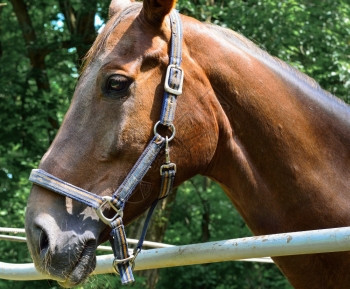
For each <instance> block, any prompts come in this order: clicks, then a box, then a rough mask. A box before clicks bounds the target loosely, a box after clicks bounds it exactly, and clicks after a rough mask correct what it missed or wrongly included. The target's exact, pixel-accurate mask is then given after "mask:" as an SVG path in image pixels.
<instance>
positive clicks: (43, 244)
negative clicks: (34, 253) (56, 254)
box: [39, 230, 49, 255]
mask: <svg viewBox="0 0 350 289" xmlns="http://www.w3.org/2000/svg"><path fill="white" fill-rule="evenodd" d="M39 249H40V255H41V254H45V253H46V252H47V250H48V249H49V238H48V236H47V234H46V232H45V231H44V230H41V232H40V238H39Z"/></svg>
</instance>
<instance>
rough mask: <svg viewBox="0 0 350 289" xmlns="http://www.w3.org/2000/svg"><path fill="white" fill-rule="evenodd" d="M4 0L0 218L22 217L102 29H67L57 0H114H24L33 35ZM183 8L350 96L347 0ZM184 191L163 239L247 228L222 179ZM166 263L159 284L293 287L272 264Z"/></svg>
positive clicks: (11, 249)
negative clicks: (33, 55) (33, 174)
mask: <svg viewBox="0 0 350 289" xmlns="http://www.w3.org/2000/svg"><path fill="white" fill-rule="evenodd" d="M1 2H5V3H7V6H1V7H0V124H1V129H0V194H1V199H0V226H3V227H23V224H24V211H25V206H26V199H27V197H28V194H29V190H30V184H29V182H28V180H27V177H28V175H29V172H30V170H31V169H32V168H34V167H36V166H37V165H38V162H39V160H40V158H41V156H42V155H43V154H44V152H45V151H46V149H47V148H48V146H49V145H50V142H51V141H52V139H53V137H54V135H55V134H56V132H57V128H58V124H59V123H60V122H61V121H62V119H63V116H64V114H65V112H66V110H67V107H68V104H69V100H70V99H71V97H72V95H73V91H74V85H75V82H76V79H77V76H78V73H79V61H80V60H81V56H82V54H83V52H84V51H86V48H87V47H88V46H89V45H91V41H92V40H91V38H93V37H94V36H95V31H92V33H90V34H91V35H90V36H89V37H87V36H86V35H85V36H84V35H83V34H81V33H80V34H79V33H78V30H75V31H73V30H70V29H69V25H68V23H67V20H66V19H65V17H64V11H63V10H62V8H61V7H60V4H59V3H60V2H61V3H62V2H66V3H70V4H71V5H72V7H73V8H74V11H77V13H78V12H81V13H84V12H86V13H88V12H89V11H95V12H96V14H97V15H98V16H99V17H100V18H101V19H102V20H105V19H107V13H108V5H109V2H110V1H109V0H106V1H82V0H74V1H73V0H72V1H69V0H67V1H58V0H31V1H24V2H25V3H26V4H27V6H28V9H27V11H28V14H29V16H30V17H31V21H32V24H33V29H34V31H35V32H36V41H35V42H26V41H25V40H24V37H23V32H22V31H21V26H20V25H19V22H18V19H17V18H16V15H15V13H14V10H13V7H12V5H11V1H9V0H3V1H1ZM178 8H179V9H180V11H181V12H182V13H184V14H188V15H191V16H194V17H195V18H197V19H199V20H202V21H211V22H212V23H215V24H218V25H221V26H225V27H229V28H232V29H234V30H236V31H239V32H241V33H242V34H243V35H245V36H247V37H248V38H249V39H251V40H253V41H254V42H255V43H258V44H259V45H260V46H261V47H262V48H264V49H266V50H267V51H268V52H269V53H271V54H272V55H275V56H277V57H279V58H281V59H282V60H285V61H286V62H288V63H290V64H292V65H293V66H296V67H297V68H299V69H301V70H302V71H304V72H306V73H307V74H309V75H310V76H312V77H314V78H315V79H316V80H317V81H318V82H319V83H320V84H321V85H322V86H323V87H324V88H325V89H327V90H329V91H331V92H333V93H335V94H336V95H337V96H338V97H340V98H342V99H344V100H345V101H347V102H348V103H350V97H349V93H348V91H349V88H350V64H349V63H350V61H349V56H350V19H349V15H350V4H349V2H348V1H345V0H323V1H316V0H312V1H310V0H302V1H296V0H284V1H277V0H264V1H261V0H245V1H243V0H237V1H232V0H221V1H215V0H195V1H188V0H179V3H178ZM77 15H78V14H77ZM77 19H78V18H77ZM26 27H27V26H26ZM27 28H28V27H27ZM98 28H99V27H95V30H97V29H98ZM90 32H91V31H90ZM84 37H85V38H84ZM29 51H40V52H41V53H38V56H41V57H42V58H43V59H42V63H43V64H44V65H45V67H44V69H38V67H34V66H33V65H32V64H31V61H30V60H29ZM44 55H45V56H44ZM38 83H39V84H40V85H39V84H38ZM43 84H46V86H43ZM178 191H179V192H178V196H177V200H176V203H175V205H174V208H173V211H172V215H171V220H170V222H169V225H168V230H167V232H166V242H169V243H172V244H189V243H198V242H202V241H209V240H210V241H213V240H222V239H228V238H235V237H241V236H247V235H250V232H249V230H248V228H247V227H246V225H245V224H244V222H243V221H242V219H241V218H240V216H239V214H238V213H237V212H236V211H235V210H234V209H233V207H232V205H231V203H230V202H229V201H228V200H227V198H226V197H225V196H224V194H223V192H222V191H221V190H220V189H219V187H218V186H217V185H215V184H213V183H210V182H209V183H208V182H207V180H206V179H203V178H201V177H197V178H195V179H193V180H191V181H188V182H186V183H185V184H184V185H183V186H182V187H181V188H179V190H178ZM0 255H1V260H0V261H3V262H13V263H25V262H30V257H29V254H28V250H27V248H26V246H25V245H24V244H17V243H10V242H5V241H0ZM160 272H161V274H160V282H159V284H158V288H173V287H175V286H176V287H179V286H187V287H189V288H217V289H226V288H290V286H289V285H288V283H287V282H286V281H285V279H284V277H283V276H282V275H281V274H280V273H279V272H278V271H277V269H276V268H275V267H274V266H273V265H269V264H256V263H254V264H253V263H243V262H225V263H217V264H208V265H202V266H186V267H180V268H169V269H162V270H160ZM118 284H119V280H118V279H117V278H116V277H115V276H110V275H105V276H94V277H92V278H90V279H89V281H87V282H86V284H84V285H81V286H78V287H77V288H116V287H118V286H119V287H120V285H118ZM145 284H146V282H145V280H144V279H142V278H141V279H139V280H138V283H137V285H136V286H135V288H138V287H140V288H141V287H142V288H145V286H146V285H145ZM5 288H6V289H8V288H13V289H18V288H38V289H40V288H52V289H53V288H58V285H57V283H56V282H53V281H35V282H15V281H7V280H0V289H5Z"/></svg>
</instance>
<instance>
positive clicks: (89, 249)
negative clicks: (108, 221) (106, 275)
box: [58, 240, 96, 288]
mask: <svg viewBox="0 0 350 289" xmlns="http://www.w3.org/2000/svg"><path fill="white" fill-rule="evenodd" d="M95 250H96V242H95V241H94V240H91V241H88V242H86V244H85V246H84V248H83V250H82V251H81V253H80V256H79V258H78V259H77V260H76V263H75V264H74V266H73V267H72V270H71V272H70V273H68V274H67V277H66V279H65V280H64V281H58V283H59V285H60V286H62V287H64V288H71V287H74V286H76V285H78V284H80V283H82V282H83V281H84V280H85V279H86V278H87V277H88V276H89V274H90V273H91V272H92V271H93V270H94V269H95V267H96V256H95Z"/></svg>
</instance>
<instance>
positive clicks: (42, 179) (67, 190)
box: [29, 169, 103, 209]
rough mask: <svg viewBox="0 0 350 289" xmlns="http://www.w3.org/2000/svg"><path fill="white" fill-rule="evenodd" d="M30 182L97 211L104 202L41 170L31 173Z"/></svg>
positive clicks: (96, 196) (100, 198) (94, 195)
mask: <svg viewBox="0 0 350 289" xmlns="http://www.w3.org/2000/svg"><path fill="white" fill-rule="evenodd" d="M29 180H30V181H31V182H33V183H34V184H36V185H38V186H41V187H43V188H45V189H48V190H50V191H54V192H56V193H58V194H60V195H63V196H66V197H69V198H71V199H73V200H76V201H78V202H81V203H84V204H85V205H87V206H89V207H92V208H95V209H97V208H98V207H99V206H100V205H101V204H102V202H103V199H102V197H100V196H98V195H96V194H93V193H90V192H88V191H85V190H84V189H82V188H79V187H76V186H74V185H72V184H70V183H67V182H65V181H63V180H61V179H59V178H57V177H55V176H53V175H51V174H49V173H47V172H45V171H44V170H41V169H33V170H32V172H31V173H30V176H29Z"/></svg>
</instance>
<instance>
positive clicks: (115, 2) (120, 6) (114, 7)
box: [108, 0, 134, 18]
mask: <svg viewBox="0 0 350 289" xmlns="http://www.w3.org/2000/svg"><path fill="white" fill-rule="evenodd" d="M131 2H134V0H112V1H111V4H109V12H108V16H109V18H111V17H112V16H113V15H114V14H116V13H118V12H120V11H122V10H124V9H125V8H126V7H128V6H129V5H130V4H131Z"/></svg>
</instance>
